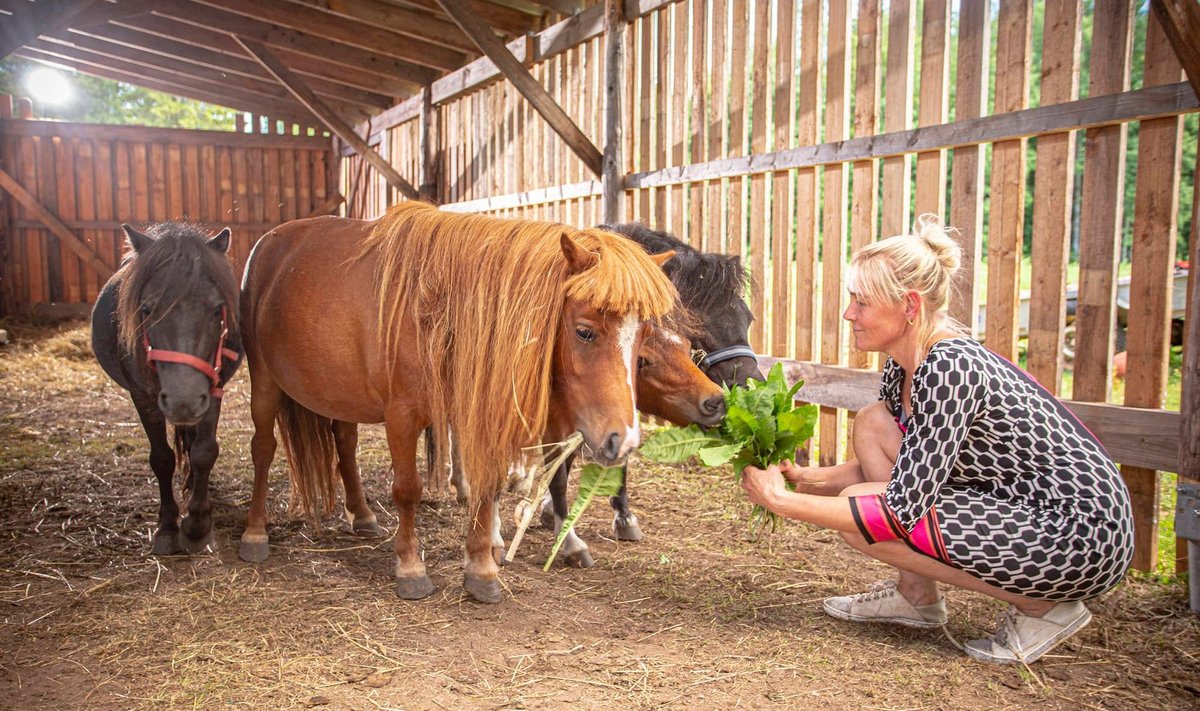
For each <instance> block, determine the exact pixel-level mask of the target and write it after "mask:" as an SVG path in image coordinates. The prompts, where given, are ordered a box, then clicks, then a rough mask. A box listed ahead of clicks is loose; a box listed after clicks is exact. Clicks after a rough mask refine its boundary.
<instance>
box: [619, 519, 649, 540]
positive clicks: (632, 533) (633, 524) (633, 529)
mask: <svg viewBox="0 0 1200 711" xmlns="http://www.w3.org/2000/svg"><path fill="white" fill-rule="evenodd" d="M613 532H614V533H616V534H617V540H618V541H640V540H642V529H641V528H640V527H639V526H638V525H637V521H625V522H622V523H618V522H617V521H613Z"/></svg>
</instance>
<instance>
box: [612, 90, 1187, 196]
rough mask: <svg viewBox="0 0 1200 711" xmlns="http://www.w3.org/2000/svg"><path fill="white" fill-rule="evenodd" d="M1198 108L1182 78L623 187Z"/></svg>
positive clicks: (670, 172) (648, 177)
mask: <svg viewBox="0 0 1200 711" xmlns="http://www.w3.org/2000/svg"><path fill="white" fill-rule="evenodd" d="M1197 110H1200V99H1197V98H1196V96H1195V95H1194V94H1193V93H1192V89H1191V87H1190V86H1188V84H1187V83H1186V82H1180V83H1178V84H1167V85H1163V86H1155V87H1150V88H1147V89H1139V90H1138V91H1128V92H1125V93H1122V94H1117V95H1108V96H1097V97H1092V98H1087V99H1080V100H1079V101H1072V102H1070V103H1066V104H1053V105H1050V106H1039V107H1037V108H1035V109H1025V110H1023V111H1014V112H1011V113H1006V114H997V115H995V116H985V117H983V118H977V119H968V120H965V121H956V122H954V123H948V124H943V125H941V126H930V127H929V128H916V129H912V130H909V131H899V132H896V133H883V134H880V135H878V136H864V137H861V138H851V139H848V140H845V141H838V142H834V143H820V144H817V145H814V146H804V147H800V148H793V149H790V150H783V151H775V152H773V153H765V154H762V155H752V156H745V157H738V158H726V159H723V160H715V161H708V162H706V163H694V164H692V165H687V166H675V167H672V168H667V169H666V170H656V171H651V172H647V173H635V174H633V175H629V176H626V178H625V189H626V190H631V189H636V188H648V187H653V186H656V185H669V184H671V183H688V182H692V181H695V180H712V179H713V178H721V177H733V176H738V175H750V174H754V173H773V172H776V171H780V170H786V169H788V168H801V167H808V166H817V165H831V164H833V163H845V162H847V161H855V160H863V159H867V158H883V157H887V156H895V155H904V154H908V153H917V152H921V151H927V150H934V149H938V148H957V147H959V146H973V145H979V144H983V143H993V142H995V141H1002V140H1011V139H1017V138H1028V137H1031V136H1040V135H1044V134H1049V133H1059V132H1062V131H1073V130H1075V129H1081V128H1092V127H1096V126H1110V125H1113V124H1121V123H1127V122H1129V121H1142V120H1146V119H1151V118H1162V117H1165V116H1178V115H1181V114H1187V113H1192V112H1194V111H1197Z"/></svg>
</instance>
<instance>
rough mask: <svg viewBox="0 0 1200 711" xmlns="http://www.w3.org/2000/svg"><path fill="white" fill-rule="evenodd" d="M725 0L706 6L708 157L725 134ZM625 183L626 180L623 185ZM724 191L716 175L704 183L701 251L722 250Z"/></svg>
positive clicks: (714, 155)
mask: <svg viewBox="0 0 1200 711" xmlns="http://www.w3.org/2000/svg"><path fill="white" fill-rule="evenodd" d="M726 3H727V0H711V3H710V6H709V18H708V20H709V25H710V26H711V37H712V41H711V43H710V44H709V47H708V66H709V82H710V85H711V91H710V92H709V94H708V101H707V102H706V103H705V106H704V108H705V111H706V114H707V116H706V118H705V123H706V128H705V132H704V138H705V141H706V143H707V144H708V149H707V150H708V153H707V158H708V160H716V159H718V158H721V157H722V156H723V148H724V144H725V141H724V138H725V116H726V113H725V111H726V108H725V107H726V104H725V79H724V70H725V47H726V42H725V37H726V32H727V31H728V29H729V26H728V24H727V23H726V17H727V12H728V5H727V4H726ZM628 186H629V183H628V181H626V187H628ZM724 195H725V192H724V190H723V189H722V186H721V181H720V179H716V180H710V181H709V182H708V183H707V184H706V185H705V193H704V239H703V241H701V243H700V249H702V250H703V251H705V252H720V251H723V250H724V246H725V245H724V240H723V239H722V235H723V232H724V227H725V222H724V219H723V213H724V210H723V209H722V207H723V205H724V202H725V201H724V199H723V198H724Z"/></svg>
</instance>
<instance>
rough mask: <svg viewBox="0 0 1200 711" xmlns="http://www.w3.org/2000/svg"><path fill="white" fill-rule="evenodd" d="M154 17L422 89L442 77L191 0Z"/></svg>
mask: <svg viewBox="0 0 1200 711" xmlns="http://www.w3.org/2000/svg"><path fill="white" fill-rule="evenodd" d="M154 14H156V15H164V16H168V17H173V18H175V19H177V20H182V21H183V22H186V23H188V24H190V25H196V26H198V27H202V28H206V29H214V30H220V31H221V32H227V33H229V34H231V35H237V36H238V37H242V38H245V39H251V40H254V41H255V42H260V43H262V44H264V45H267V46H270V47H284V48H286V49H290V50H292V51H294V52H300V53H306V54H309V55H312V56H315V57H320V58H321V60H322V61H324V62H333V63H336V64H339V65H346V66H350V67H357V68H360V69H365V70H367V71H370V72H372V73H374V74H380V75H383V76H391V77H399V78H403V79H408V80H410V81H414V82H416V83H418V84H420V85H422V86H424V85H425V84H428V83H429V82H431V81H433V79H435V78H437V76H438V75H439V74H440V72H438V71H437V70H435V69H430V68H429V67H422V66H418V65H416V64H412V63H410V62H405V61H403V60H399V59H396V58H394V57H386V56H383V55H380V54H378V53H375V52H369V51H367V50H365V49H360V48H358V47H352V46H350V45H347V44H343V43H341V42H334V41H331V40H327V39H323V38H321V37H313V36H310V35H308V34H305V33H303V32H297V31H296V30H290V29H287V28H283V27H279V26H277V25H273V24H271V23H269V22H257V21H255V20H252V19H250V18H248V17H246V16H245V15H238V14H236V13H232V12H225V11H223V10H216V9H213V8H212V7H207V6H204V5H198V4H196V3H193V2H188V1H187V0H160V3H159V4H158V5H155V7H154Z"/></svg>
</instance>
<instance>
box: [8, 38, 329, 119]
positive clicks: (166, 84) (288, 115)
mask: <svg viewBox="0 0 1200 711" xmlns="http://www.w3.org/2000/svg"><path fill="white" fill-rule="evenodd" d="M17 56H20V57H24V58H25V59H31V60H33V61H36V62H41V63H43V64H49V65H52V66H59V67H67V68H70V69H74V70H76V71H78V72H81V73H83V74H89V75H91V76H97V77H102V78H104V79H112V80H114V81H123V82H126V83H128V84H133V85H135V86H142V87H145V88H147V89H154V90H155V91H162V92H166V93H168V94H172V95H175V96H181V97H184V98H186V99H193V100H196V101H204V102H207V103H210V104H216V105H217V106H228V107H230V108H234V109H239V110H242V111H250V112H252V113H260V114H266V115H271V116H277V117H279V118H283V119H287V120H289V121H296V122H299V123H304V122H307V121H308V120H309V117H308V116H307V115H305V112H303V111H299V110H298V109H299V107H296V106H290V105H288V106H285V105H283V104H282V103H281V102H279V101H276V100H274V99H269V98H267V97H264V96H257V95H256V96H251V95H248V94H246V93H245V92H241V91H237V90H234V89H222V90H217V89H213V88H212V85H211V84H200V83H196V82H193V81H191V80H189V79H185V78H183V77H172V78H170V79H162V78H156V77H151V76H148V75H146V74H143V73H141V72H137V71H134V72H130V71H125V70H124V69H117V68H113V67H110V66H107V65H106V64H103V63H97V62H92V61H85V60H81V59H75V58H73V57H70V56H66V55H65V54H64V53H48V52H43V51H41V50H37V49H32V48H29V47H25V48H22V49H21V50H19V51H18V52H17ZM139 69H140V68H139Z"/></svg>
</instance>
